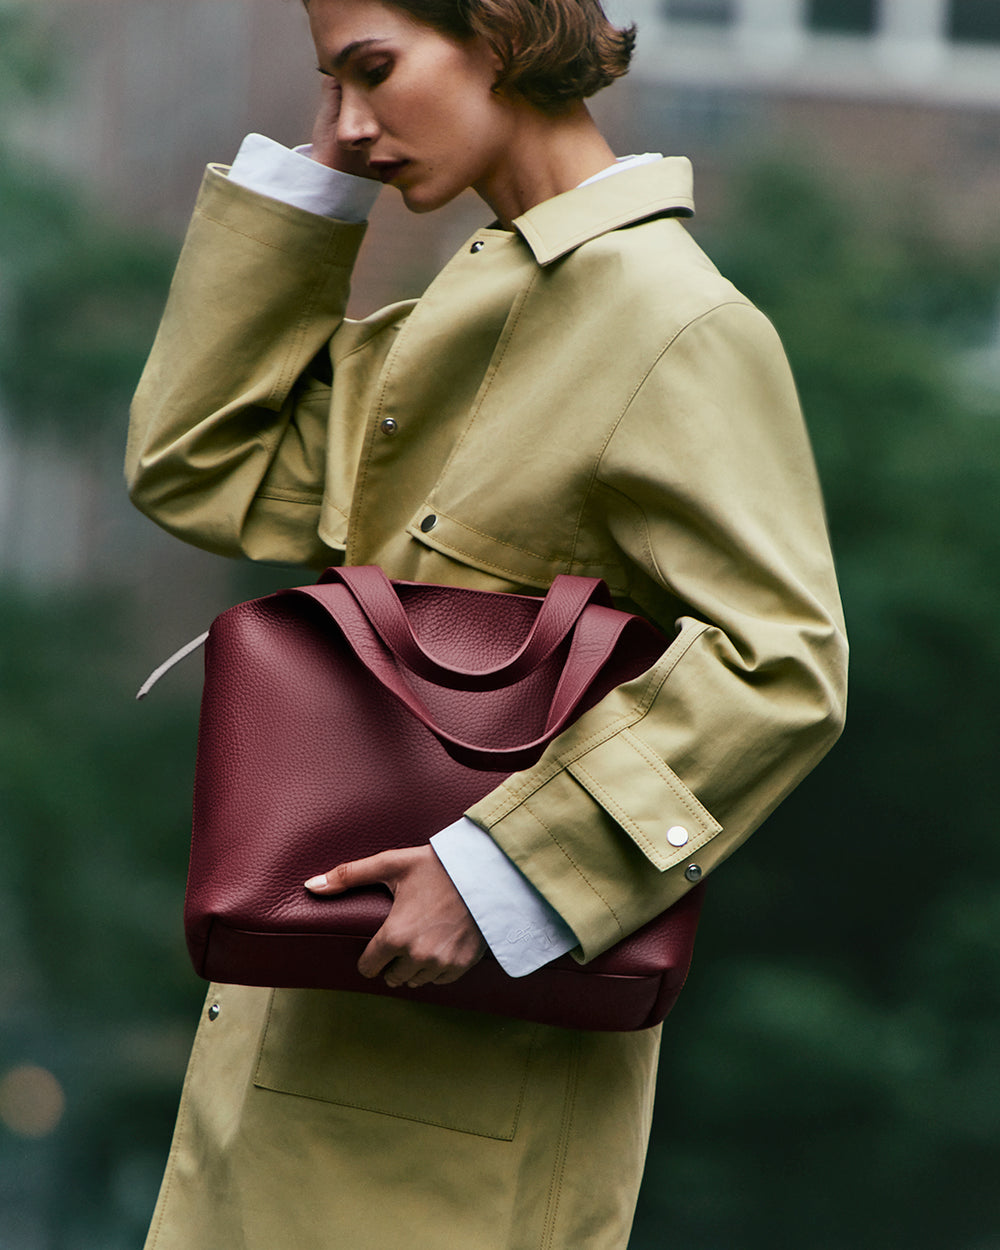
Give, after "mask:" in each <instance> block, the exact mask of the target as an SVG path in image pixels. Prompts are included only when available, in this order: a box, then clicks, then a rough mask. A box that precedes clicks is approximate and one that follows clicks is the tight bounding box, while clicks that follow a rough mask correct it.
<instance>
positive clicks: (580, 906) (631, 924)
mask: <svg viewBox="0 0 1000 1250" xmlns="http://www.w3.org/2000/svg"><path fill="white" fill-rule="evenodd" d="M517 777H518V775H517V774H515V775H514V777H512V778H511V779H510V782H509V783H507V784H506V785H505V786H501V787H500V788H499V789H498V790H495V791H493V792H492V793H491V794H489V795H488V796H487V797H486V798H485V799H483V800H482V801H481V802H480V803H478V804H476V806H475V807H473V808H470V810H469V811H468V813H467V815H468V816H469V817H470V819H472V820H474V821H476V823H477V824H479V825H481V826H482V827H483V828H484V829H486V830H487V831H488V833H489V834H490V836H491V837H492V838H493V840H494V841H495V842H496V843H497V845H498V846H499V847H500V849H501V850H502V851H503V852H504V853H505V854H506V855H507V856H508V857H509V858H510V859H511V860H512V861H513V862H514V863H515V864H516V865H517V867H518V868H520V870H521V871H522V872H523V873H524V875H525V876H526V877H527V878H528V880H529V881H530V882H531V883H532V885H534V887H535V888H536V889H537V890H538V891H539V893H541V894H542V895H543V896H544V897H545V898H546V899H547V900H548V902H549V904H550V905H551V906H552V907H553V908H555V910H556V911H557V912H558V914H559V915H560V916H561V917H562V918H563V920H564V921H565V922H566V924H567V925H569V927H570V928H571V929H572V930H573V932H574V933H575V934H576V935H577V937H578V938H579V940H580V946H581V949H582V952H583V958H584V959H585V960H587V959H592V958H593V957H594V956H595V955H598V954H600V953H601V952H602V951H604V950H607V949H608V948H609V947H611V946H613V945H615V943H617V942H620V941H621V939H622V938H623V937H625V936H627V935H628V934H630V933H633V932H634V931H635V930H636V929H638V928H639V927H640V926H641V925H643V924H645V923H646V921H647V920H648V919H649V916H650V900H651V899H652V898H655V899H656V903H655V910H665V909H666V908H667V907H669V906H670V905H671V904H672V903H674V902H676V901H677V900H678V899H679V898H681V897H682V896H683V895H684V894H685V893H686V892H687V891H688V890H689V889H690V888H691V886H692V885H693V884H695V883H696V882H697V881H699V880H700V879H701V878H702V877H703V876H704V875H705V874H706V873H708V872H709V871H710V869H711V868H712V867H713V866H714V865H715V863H716V862H718V861H719V860H720V859H721V858H722V857H723V855H722V848H721V846H720V845H719V844H718V843H714V842H713V839H714V838H715V835H716V834H717V833H719V832H721V830H722V826H721V825H720V824H719V822H718V821H717V820H715V819H714V818H713V817H712V816H711V814H710V813H709V812H708V811H706V810H705V808H704V807H703V806H702V805H701V804H700V803H699V802H698V800H697V799H696V798H695V796H694V795H693V794H692V793H691V791H690V790H689V789H688V788H687V786H685V785H684V783H683V782H682V781H681V780H680V778H679V777H677V775H676V774H675V773H674V772H673V771H672V770H671V769H670V768H669V767H668V766H667V765H666V764H665V763H664V762H663V761H662V760H659V759H657V758H656V757H655V756H653V755H652V753H651V752H650V751H649V749H648V748H647V747H646V746H645V745H644V744H643V743H642V741H641V740H640V739H639V738H638V737H637V736H636V735H634V734H633V733H631V732H629V731H627V730H626V731H622V732H620V733H618V734H616V735H615V736H614V737H613V738H610V739H608V740H606V741H605V742H603V743H601V744H600V745H598V746H596V747H594V748H593V749H592V750H590V751H587V752H585V753H584V754H582V755H581V756H579V757H578V758H577V759H576V760H574V761H573V762H572V763H569V764H568V765H567V766H566V767H565V768H564V769H562V770H561V771H559V772H556V773H555V774H554V775H553V776H551V777H550V778H549V779H548V780H547V781H544V782H543V783H542V784H539V785H538V786H536V787H534V788H532V789H530V790H529V791H528V792H523V793H520V794H517V793H516V785H517ZM511 785H513V787H515V791H514V792H513V793H512V791H511V789H509V788H508V787H509V786H511ZM522 786H523V778H522ZM581 828H585V829H586V830H587V831H588V835H589V836H588V837H587V839H586V845H585V846H584V845H583V843H582V841H581V839H580V837H579V830H580V829H581Z"/></svg>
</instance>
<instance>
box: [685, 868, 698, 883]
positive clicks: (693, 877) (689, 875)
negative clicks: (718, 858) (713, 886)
mask: <svg viewBox="0 0 1000 1250" xmlns="http://www.w3.org/2000/svg"><path fill="white" fill-rule="evenodd" d="M684 877H685V880H687V881H700V880H701V867H700V865H698V864H688V866H687V867H686V868H685V869H684Z"/></svg>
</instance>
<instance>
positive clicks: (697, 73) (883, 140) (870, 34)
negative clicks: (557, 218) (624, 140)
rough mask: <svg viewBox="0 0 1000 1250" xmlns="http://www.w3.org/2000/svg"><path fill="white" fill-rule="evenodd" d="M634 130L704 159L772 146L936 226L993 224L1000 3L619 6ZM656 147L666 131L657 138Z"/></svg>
mask: <svg viewBox="0 0 1000 1250" xmlns="http://www.w3.org/2000/svg"><path fill="white" fill-rule="evenodd" d="M628 8H629V11H630V12H631V13H632V14H633V15H634V17H635V20H636V21H637V22H638V23H639V28H640V41H639V54H638V57H637V64H636V68H635V71H634V74H633V75H632V83H631V85H632V90H633V93H634V98H635V109H636V121H637V123H638V129H639V130H640V131H641V133H642V134H643V135H644V136H649V137H650V138H652V137H653V136H656V135H666V136H668V137H669V139H670V140H671V141H672V143H671V144H669V145H668V146H673V147H675V148H678V149H680V148H683V149H684V150H687V151H692V152H693V153H694V154H695V156H696V157H701V158H702V160H701V162H699V163H703V164H707V165H708V166H709V167H710V168H711V167H712V166H713V165H714V164H715V163H716V162H717V161H719V160H722V161H723V162H724V164H726V165H731V164H732V163H733V161H734V160H738V159H739V158H740V156H741V155H744V154H750V155H752V154H753V153H755V152H758V151H760V150H761V149H762V148H768V149H774V148H779V149H781V150H784V151H786V152H787V153H788V154H789V155H794V156H798V157H800V158H802V159H805V160H806V161H808V162H810V163H814V164H827V165H829V166H830V168H831V169H832V170H834V171H835V172H840V173H842V174H845V175H847V178H848V181H849V182H852V181H853V182H858V181H860V182H861V183H862V184H863V185H864V186H865V188H866V190H870V184H871V181H872V180H873V179H876V180H881V181H883V182H885V183H886V184H888V185H889V186H892V185H893V184H894V185H895V186H897V187H899V188H902V189H907V188H909V189H911V190H912V192H913V194H914V195H916V196H917V197H918V199H917V203H919V205H920V209H919V211H921V212H923V213H930V214H932V215H933V216H934V217H935V218H937V220H939V221H940V223H941V225H942V228H945V229H948V230H951V231H959V232H970V233H972V234H980V233H982V232H994V233H995V231H996V229H997V226H998V225H1000V212H998V204H1000V0H631V2H630V4H629V6H628ZM661 141H662V140H661Z"/></svg>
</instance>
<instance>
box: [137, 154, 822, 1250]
mask: <svg viewBox="0 0 1000 1250" xmlns="http://www.w3.org/2000/svg"><path fill="white" fill-rule="evenodd" d="M691 211H692V200H691V186H690V168H689V166H688V163H687V162H686V161H684V160H682V159H676V158H675V159H668V160H664V161H661V162H659V163H657V164H654V165H649V166H642V167H639V168H635V169H632V170H628V171H626V172H623V173H620V174H617V175H616V176H615V177H613V178H611V179H606V180H604V181H600V182H597V183H594V184H591V185H590V186H587V187H583V188H579V189H577V190H574V191H571V192H568V193H567V194H564V195H560V196H557V197H556V198H554V199H552V200H549V201H547V202H545V203H543V204H540V205H538V206H537V207H536V208H534V209H532V210H530V211H529V212H528V213H526V214H525V215H524V217H522V218H520V219H519V220H518V221H517V222H515V230H514V231H510V232H508V231H505V230H501V229H499V228H487V229H483V230H480V231H478V232H477V233H476V234H475V236H474V237H473V238H472V239H470V240H469V241H468V242H467V243H466V244H465V246H464V247H463V248H462V249H461V250H460V251H459V252H458V254H457V255H456V256H455V257H454V258H453V260H452V261H451V262H450V263H449V264H448V265H447V266H446V267H445V269H444V270H443V271H442V272H441V274H440V275H439V276H438V277H437V279H435V281H434V282H433V283H432V284H431V286H430V287H429V288H428V290H427V291H426V292H425V294H424V295H423V296H422V297H421V298H420V299H419V300H417V301H406V302H403V303H399V304H395V305H392V306H390V307H389V308H386V309H383V310H381V311H380V312H377V313H375V314H374V315H373V316H371V317H368V318H366V319H364V320H362V321H348V320H345V319H344V308H345V305H346V300H347V293H348V283H349V278H350V272H351V266H352V263H353V260H354V257H355V255H356V252H357V249H358V247H359V245H360V243H361V239H362V236H363V233H364V227H362V226H352V225H345V224H343V223H338V222H331V221H328V220H326V219H323V218H319V217H315V216H312V215H310V214H308V213H305V212H302V211H301V210H298V209H295V208H292V207H289V206H287V205H284V204H279V203H277V202H275V201H272V200H269V199H267V198H265V197H262V196H259V195H257V194H255V193H253V192H251V191H248V190H246V189H245V188H242V187H239V186H236V185H234V184H232V183H230V182H229V181H228V180H227V179H226V177H225V172H224V170H222V169H219V168H213V169H210V170H209V172H208V174H207V177H206V182H205V185H204V187H203V190H202V194H201V197H200V199H199V203H198V207H197V209H196V212H195V216H194V219H193V222H192V225H191V228H190V231H189V234H188V238H187V241H186V243H185V246H184V251H183V254H182V256H181V259H180V262H179V265H178V271H177V275H176V278H175V281H174V286H173V288H172V291H171V296H170V300H169V303H168V307H167V310H166V312H165V314H164V318H163V322H162V325H161V328H160V331H159V334H158V336H157V340H156V344H155V346H154V348H153V351H152V354H151V357H150V360H149V363H148V365H147V368H146V371H145V373H144V375H143V379H142V382H141V384H140V386H139V389H138V392H137V395H136V400H135V406H134V411H133V421H132V427H131V431H130V439H129V449H128V457H127V476H128V480H129V484H130V490H131V494H132V498H133V500H134V501H135V503H136V504H137V505H138V506H139V507H140V508H141V509H142V510H143V511H145V512H146V513H148V515H150V516H151V517H153V518H154V519H155V520H156V521H157V522H158V523H159V524H160V525H162V526H164V527H165V528H166V529H168V530H170V531H171V532H173V533H175V534H177V535H178V536H179V537H181V538H184V539H186V540H187V541H190V542H194V543H196V544H198V545H200V546H203V547H205V548H207V549H209V550H212V551H216V552H221V553H225V554H229V555H240V554H243V555H247V556H249V557H251V558H253V559H258V560H274V561H280V562H295V563H300V564H303V565H306V566H310V567H312V568H317V569H318V568H321V567H323V566H325V565H327V564H332V563H338V562H340V561H343V560H346V561H348V562H350V563H354V564H365V563H378V564H381V565H382V566H383V567H384V568H385V569H386V571H387V572H388V573H389V574H390V576H394V577H402V578H408V579H413V580H423V581H437V582H447V583H454V584H459V585H466V586H473V587H484V588H489V589H500V590H510V591H522V592H523V591H528V592H540V591H542V590H544V589H545V588H546V587H547V586H548V585H549V583H550V582H551V581H552V579H553V577H554V576H555V575H556V574H557V573H580V574H587V575H597V576H600V577H603V578H604V579H605V580H606V581H607V582H608V584H609V586H610V587H611V590H612V592H613V594H614V595H615V597H616V599H617V600H618V602H619V603H620V604H621V605H622V606H624V607H628V608H630V609H631V610H635V611H639V612H641V613H643V614H644V615H646V616H648V617H649V618H651V619H652V620H654V621H656V622H657V623H658V624H659V625H660V626H661V628H663V629H664V631H665V632H666V633H667V634H668V636H669V637H670V638H671V639H672V641H671V645H670V647H669V649H668V650H667V652H666V653H665V655H664V656H663V658H662V660H661V661H660V662H658V663H657V664H656V665H655V666H654V667H653V668H652V669H651V670H650V671H649V672H647V673H645V674H644V675H643V676H642V677H640V678H638V679H636V680H634V681H632V682H629V683H628V684H627V685H625V686H623V687H621V688H619V689H618V690H617V691H615V692H613V693H612V694H611V695H610V696H608V697H607V698H606V699H604V700H603V701H602V702H601V703H600V704H599V705H598V706H597V707H596V708H594V709H593V710H591V711H590V712H588V713H587V714H585V715H584V716H583V717H581V718H580V720H579V721H578V722H577V723H576V724H575V725H574V726H573V727H572V728H571V729H569V730H568V731H567V732H565V733H563V734H562V735H560V737H559V738H558V739H557V740H556V741H555V742H554V743H553V744H552V746H551V747H550V749H549V750H548V751H547V752H546V754H545V755H544V756H543V758H542V759H541V761H540V762H539V763H538V764H537V765H535V766H534V767H532V768H530V769H528V770H525V771H524V772H520V773H517V774H515V775H514V776H513V777H511V778H510V779H509V780H508V781H507V782H506V783H505V784H504V785H502V786H501V787H500V788H499V789H498V790H496V791H494V792H493V793H492V794H490V795H489V796H488V797H487V798H486V799H484V800H483V801H482V802H480V803H478V804H477V805H476V806H475V807H473V808H472V809H471V810H470V812H469V813H468V814H469V815H470V816H471V818H472V819H473V820H475V821H476V822H477V823H479V824H480V825H481V826H482V827H483V828H485V829H486V830H487V831H488V832H489V833H490V834H491V835H492V836H493V838H495V839H496V841H497V843H498V844H499V845H500V847H501V848H502V849H503V850H504V851H505V852H506V854H507V855H509V856H510V858H511V859H512V860H513V861H514V862H515V863H516V864H517V865H518V866H519V867H520V868H521V870H522V871H523V872H524V873H525V875H526V876H527V877H528V879H529V880H530V881H532V882H533V884H534V885H535V886H536V887H537V888H538V889H539V890H540V891H541V893H542V894H543V895H545V897H546V898H548V900H549V901H550V902H551V903H552V904H553V905H554V906H555V908H556V909H557V910H558V911H559V912H560V913H561V915H562V916H563V917H564V918H565V919H566V921H567V922H568V923H569V924H570V925H571V927H572V928H573V930H574V932H575V933H576V935H577V937H578V939H579V943H580V947H579V950H578V951H577V955H578V957H580V958H582V959H588V958H590V957H592V956H593V955H595V954H597V953H599V952H600V951H602V950H604V949H606V948H607V947H609V946H611V945H612V944H614V943H615V942H617V941H618V940H619V939H620V938H621V937H622V936H623V935H624V934H626V933H629V932H631V931H633V930H634V929H636V928H637V927H639V926H640V925H642V924H643V923H645V922H646V921H647V920H648V919H649V918H650V917H651V916H653V915H655V914H656V913H658V912H659V911H661V910H663V909H664V908H665V907H667V906H668V905H669V904H670V903H672V902H674V901H675V900H676V899H677V898H678V897H680V895H681V894H682V893H684V891H685V890H687V889H689V888H690V885H691V883H692V882H693V881H695V880H698V879H700V878H701V877H703V876H704V875H706V874H708V873H709V872H710V871H711V870H712V869H714V867H715V866H716V865H717V864H718V863H719V862H720V861H721V860H723V859H724V858H725V857H726V856H727V855H729V854H730V853H731V852H732V851H733V850H734V849H735V847H736V846H738V845H739V844H740V843H741V842H742V841H743V840H744V839H745V838H746V837H747V836H748V835H749V834H750V833H751V832H752V830H753V829H754V828H755V827H756V826H757V825H758V824H759V823H760V822H761V821H762V820H763V819H764V817H765V816H766V815H767V814H768V813H769V812H770V811H771V810H773V808H774V807H775V806H776V804H777V803H779V802H780V801H781V799H782V798H783V797H784V796H785V795H786V794H787V793H788V792H789V790H791V789H792V788H793V787H794V786H795V785H796V784H797V783H798V781H799V780H801V778H802V777H803V776H804V775H805V774H806V773H807V772H808V771H809V770H810V769H811V768H812V766H813V765H814V764H815V763H816V762H817V760H818V759H819V758H820V757H821V756H822V755H823V754H824V753H825V751H826V750H827V749H828V748H829V746H830V745H831V744H832V743H833V741H834V740H835V739H836V737H837V735H838V733H839V732H840V728H841V725H842V720H843V713H844V688H845V673H846V646H845V641H844V632H843V622H842V617H841V613H840V607H839V600H838V597H837V589H836V583H835V578H834V573H833V565H832V560H831V556H830V551H829V545H828V541H827V534H826V527H825V521H824V516H823V510H822V504H821V500H820V494H819V489H818V485H817V481H816V475H815V471H814V466H813V461H812V457H811V453H810V449H809V445H808V440H807V437H806V434H805V431H804V428H803V425H802V421H801V417H800V414H799V410H798V404H797V400H796V396H795V391H794V386H793V383H792V381H791V378H790V375H789V371H788V368H787V365H786V363H785V359H784V355H783V352H782V350H781V347H780V344H779V342H778V340H777V338H776V336H775V334H774V331H773V329H772V328H771V326H770V325H769V323H768V322H767V320H766V318H765V317H764V316H763V315H762V314H761V313H760V312H759V311H758V310H756V309H755V308H754V307H753V305H752V304H750V303H749V302H748V301H747V300H746V299H745V298H744V297H743V296H742V295H741V294H739V292H737V291H736V290H735V289H734V288H733V287H732V286H731V285H730V284H729V283H728V282H727V281H726V280H725V279H724V278H722V277H721V276H720V275H719V274H718V272H717V271H716V270H715V268H714V267H713V266H712V265H711V263H710V262H709V261H708V260H707V259H706V257H705V256H704V254H703V253H702V252H701V251H700V250H699V249H698V247H697V246H696V245H695V244H694V243H693V242H692V240H691V238H690V236H689V235H688V233H687V231H686V230H685V228H684V226H683V224H682V222H681V220H679V218H680V217H682V216H687V215H689V214H690V212H691ZM458 815H459V813H456V816H458ZM668 832H669V835H670V836H669V837H668ZM212 997H213V1001H215V1000H218V1003H219V1008H220V1010H219V1011H218V1012H217V1013H213V1014H214V1015H215V1016H216V1018H214V1019H211V1020H210V1019H208V1017H207V1016H206V1018H205V1020H204V1021H203V1023H202V1026H201V1029H200V1031H199V1037H198V1041H197V1043H196V1047H195V1052H194V1057H193V1060H192V1065H191V1069H190V1071H189V1076H188V1082H187V1088H186V1093H185V1097H184V1104H183V1107H182V1117H181V1122H180V1125H179V1128H178V1134H177V1137H176V1139H175V1147H174V1151H173V1155H172V1162H171V1165H170V1169H169V1170H168V1176H167V1180H166V1182H165V1185H164V1191H163V1194H162V1195H161V1203H160V1206H159V1208H158V1213H157V1222H156V1224H154V1230H156V1229H158V1230H159V1231H158V1233H156V1232H155V1231H154V1234H153V1239H152V1240H151V1242H150V1245H154V1244H155V1245H156V1246H157V1247H159V1248H160V1250H173V1248H174V1247H175V1246H176V1247H180V1246H190V1245H194V1244H199V1245H201V1244H204V1245H212V1246H218V1247H225V1248H228V1247H233V1248H234V1250H235V1248H236V1247H244V1246H246V1247H251V1246H252V1247H257V1246H260V1247H265V1246H266V1247H268V1250H271V1248H272V1247H274V1246H275V1245H282V1244H283V1245H298V1244H302V1245H310V1246H313V1245H315V1246H317V1247H319V1246H325V1245H330V1246H337V1247H341V1246H343V1247H346V1248H347V1250H360V1248H361V1247H368V1246H371V1247H376V1246H378V1247H382V1246H385V1245H390V1244H403V1241H402V1240H400V1238H401V1234H400V1232H399V1230H400V1229H401V1228H407V1229H410V1230H415V1231H411V1232H410V1233H408V1234H407V1235H406V1237H405V1244H407V1245H408V1247H410V1250H424V1248H425V1247H426V1250H431V1247H433V1248H434V1250H444V1248H446V1247H451V1246H454V1247H456V1250H457V1248H458V1247H467V1248H470V1250H471V1248H472V1247H475V1248H476V1250H522V1248H523V1250H527V1248H528V1247H531V1248H534V1247H547V1248H555V1247H560V1248H562V1247H565V1248H566V1250H569V1248H570V1247H572V1248H573V1250H576V1248H577V1247H580V1246H583V1245H586V1246H588V1247H593V1248H596V1250H602V1248H605V1247H606V1248H607V1250H612V1248H618V1247H621V1246H624V1244H625V1242H626V1240H627V1235H628V1226H629V1222H630V1220H631V1213H632V1206H633V1203H634V1199H635V1193H636V1189H637V1185H638V1179H639V1176H640V1174H641V1168H642V1157H643V1151H644V1148H645V1139H646V1134H647V1132H648V1123H649V1112H650V1105H651V1099H652V1083H653V1074H654V1070H655V1060H656V1047H657V1044H658V1030H650V1031H648V1032H646V1033H644V1034H638V1035H605V1036H603V1037H600V1036H594V1035H581V1034H576V1033H570V1032H564V1031H561V1030H553V1029H542V1028H534V1027H532V1026H526V1025H525V1026H521V1025H515V1024H506V1025H502V1026H501V1025H499V1024H498V1023H497V1022H496V1021H492V1020H487V1019H485V1018H483V1019H480V1018H479V1017H476V1016H473V1015H464V1016H463V1015H462V1013H456V1012H453V1011H450V1010H441V1009H439V1008H436V1007H428V1008H424V1007H422V1006H417V1007H414V1006H412V1005H404V1004H401V1003H393V1002H387V1001H384V1000H379V1001H376V1000H368V999H365V998H359V999H355V998H354V997H353V996H347V995H329V994H309V993H306V994H301V993H298V992H296V993H291V992H285V993H275V994H273V995H272V994H271V993H270V992H269V991H257V990H246V989H238V988H234V987H226V988H219V989H217V990H214V991H213V995H212ZM439 999H440V1001H441V1002H446V991H440V994H439ZM421 1030H424V1032H423V1033H422V1032H421ZM425 1035H426V1041H425V1042H424V1043H423V1045H421V1046H420V1047H419V1054H418V1046H417V1043H418V1039H420V1038H421V1037H424V1036H425ZM255 1158H256V1160H257V1161H256V1162H255V1161H254V1159H255ZM610 1164H613V1179H609V1172H608V1169H609V1165H610ZM220 1195H222V1197H220ZM282 1221H284V1223H282ZM220 1225H223V1227H220ZM208 1228H211V1229H212V1230H213V1232H212V1237H211V1238H209V1240H205V1239H204V1238H205V1236H207V1234H206V1233H205V1232H204V1230H205V1229H208ZM278 1229H285V1230H286V1232H285V1234H284V1235H285V1240H284V1241H282V1240H280V1239H279V1240H275V1239H274V1238H275V1236H276V1230H278ZM289 1230H290V1231H289ZM321 1230H325V1233H323V1234H322V1235H325V1236H326V1237H327V1238H328V1240H323V1239H322V1235H321ZM393 1230H395V1232H393ZM157 1238H158V1239H157Z"/></svg>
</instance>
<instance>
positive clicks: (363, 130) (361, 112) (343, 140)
mask: <svg viewBox="0 0 1000 1250" xmlns="http://www.w3.org/2000/svg"><path fill="white" fill-rule="evenodd" d="M377 138H378V124H377V122H376V121H375V118H374V117H373V116H372V113H371V110H370V109H368V108H367V107H366V106H365V104H364V102H363V101H361V100H359V99H358V98H357V97H356V96H354V95H353V93H350V94H349V93H348V92H346V91H345V92H344V93H343V94H342V95H341V99H340V114H339V116H338V118H337V142H338V143H339V144H340V145H341V147H345V148H363V147H365V146H366V145H368V144H371V143H373V142H374V141H375V139H377Z"/></svg>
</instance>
